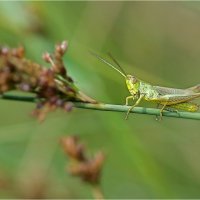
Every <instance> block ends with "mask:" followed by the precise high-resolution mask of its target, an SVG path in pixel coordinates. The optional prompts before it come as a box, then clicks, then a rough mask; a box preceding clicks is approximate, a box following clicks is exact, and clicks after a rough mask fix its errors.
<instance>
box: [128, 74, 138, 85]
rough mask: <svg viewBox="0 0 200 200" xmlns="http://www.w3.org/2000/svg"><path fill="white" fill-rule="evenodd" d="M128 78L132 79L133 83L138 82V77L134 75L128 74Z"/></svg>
mask: <svg viewBox="0 0 200 200" xmlns="http://www.w3.org/2000/svg"><path fill="white" fill-rule="evenodd" d="M127 78H128V79H129V81H130V82H131V83H133V84H134V83H136V82H137V78H136V77H134V76H132V75H127Z"/></svg>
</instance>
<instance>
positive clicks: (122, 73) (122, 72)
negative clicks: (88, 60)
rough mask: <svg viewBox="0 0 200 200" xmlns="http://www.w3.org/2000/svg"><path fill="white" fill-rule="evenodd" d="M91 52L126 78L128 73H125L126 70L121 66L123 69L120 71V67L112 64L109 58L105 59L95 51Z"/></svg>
mask: <svg viewBox="0 0 200 200" xmlns="http://www.w3.org/2000/svg"><path fill="white" fill-rule="evenodd" d="M90 53H91V54H92V55H93V56H95V57H96V58H98V59H99V60H100V61H102V62H104V63H105V64H107V65H108V66H110V67H112V68H113V69H114V70H115V71H117V72H119V73H120V74H121V75H122V76H123V77H124V78H126V74H125V73H124V70H122V68H121V67H120V69H121V70H122V71H120V70H119V69H117V68H116V67H115V66H114V65H112V64H111V63H109V62H108V61H107V60H105V59H104V58H102V57H101V56H99V55H97V54H95V53H94V52H92V51H90ZM117 65H118V64H117Z"/></svg>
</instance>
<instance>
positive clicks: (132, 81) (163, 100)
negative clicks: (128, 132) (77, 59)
mask: <svg viewBox="0 0 200 200" xmlns="http://www.w3.org/2000/svg"><path fill="white" fill-rule="evenodd" d="M92 54H93V55H94V56H95V57H97V58H98V59H99V60H101V61H102V62H104V63H105V64H107V65H108V66H110V67H112V68H113V69H114V70H115V71H117V72H118V73H119V74H121V75H122V76H123V77H124V78H125V82H126V85H127V88H128V90H129V92H130V94H131V95H130V96H128V97H126V104H125V105H126V106H128V103H129V99H133V100H135V99H136V102H135V104H134V105H132V106H131V107H130V108H129V110H128V112H127V114H126V119H128V115H129V113H130V112H131V111H132V110H133V108H134V107H135V106H137V105H139V103H140V102H141V100H143V99H145V100H146V101H151V102H155V103H157V107H159V106H160V105H161V106H162V107H161V109H160V120H161V119H162V115H163V111H164V110H171V108H172V110H173V111H176V112H178V109H181V110H185V111H189V112H196V111H197V110H198V109H199V105H197V104H195V103H193V102H191V100H193V99H196V98H198V97H200V84H198V85H196V86H194V87H190V88H187V89H177V88H168V87H161V86H154V85H151V84H149V83H147V82H144V81H142V80H140V79H138V78H137V77H135V76H133V75H127V74H126V73H125V71H124V69H123V68H122V67H121V66H120V64H119V63H118V62H117V61H116V60H115V59H114V58H113V57H112V56H111V54H109V56H110V58H111V59H112V61H113V62H114V63H115V64H116V65H117V66H118V68H119V69H118V68H117V67H115V66H114V65H113V64H111V63H110V62H108V61H107V60H105V59H103V58H102V57H100V56H98V55H96V54H94V53H92Z"/></svg>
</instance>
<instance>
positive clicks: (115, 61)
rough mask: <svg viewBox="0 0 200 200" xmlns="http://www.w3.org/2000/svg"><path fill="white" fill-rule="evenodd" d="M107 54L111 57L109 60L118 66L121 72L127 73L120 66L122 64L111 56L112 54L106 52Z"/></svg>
mask: <svg viewBox="0 0 200 200" xmlns="http://www.w3.org/2000/svg"><path fill="white" fill-rule="evenodd" d="M108 56H109V57H110V58H111V60H112V61H113V62H114V63H115V64H116V65H117V66H118V67H119V69H120V70H121V72H123V74H125V75H127V73H126V72H125V71H124V69H123V68H122V66H121V65H120V64H119V62H118V61H117V60H116V59H115V58H114V57H113V55H112V54H111V53H110V52H108Z"/></svg>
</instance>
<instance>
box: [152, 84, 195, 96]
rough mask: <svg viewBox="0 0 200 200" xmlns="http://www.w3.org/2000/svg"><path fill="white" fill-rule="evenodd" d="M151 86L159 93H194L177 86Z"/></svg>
mask: <svg viewBox="0 0 200 200" xmlns="http://www.w3.org/2000/svg"><path fill="white" fill-rule="evenodd" d="M153 88H154V89H155V90H156V91H157V92H158V93H159V94H160V95H161V96H163V95H170V94H173V95H189V94H194V92H193V91H192V90H189V89H177V88H168V87H161V86H153Z"/></svg>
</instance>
